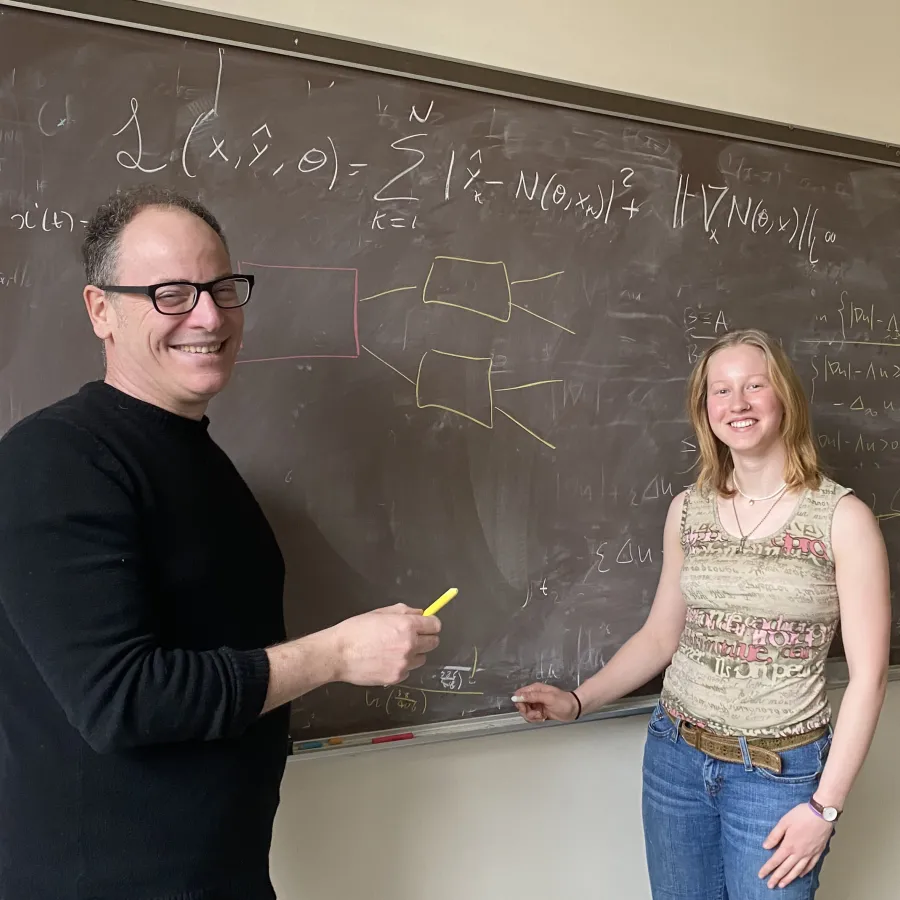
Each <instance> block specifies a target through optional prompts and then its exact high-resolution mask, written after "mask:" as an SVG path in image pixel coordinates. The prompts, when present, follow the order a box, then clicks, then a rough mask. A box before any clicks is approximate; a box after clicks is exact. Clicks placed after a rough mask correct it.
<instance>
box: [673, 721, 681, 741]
mask: <svg viewBox="0 0 900 900" xmlns="http://www.w3.org/2000/svg"><path fill="white" fill-rule="evenodd" d="M681 722H682V719H681V717H680V716H675V727H674V728H673V729H672V737H671V741H672V743H673V744H677V743H678V738H680V737H681Z"/></svg>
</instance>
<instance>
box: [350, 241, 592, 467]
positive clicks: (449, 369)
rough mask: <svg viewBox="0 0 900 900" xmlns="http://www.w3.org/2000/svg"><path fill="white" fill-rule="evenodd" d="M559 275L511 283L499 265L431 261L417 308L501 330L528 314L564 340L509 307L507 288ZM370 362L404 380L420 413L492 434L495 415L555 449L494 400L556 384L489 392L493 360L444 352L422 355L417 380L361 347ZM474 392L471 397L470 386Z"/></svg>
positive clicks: (509, 290)
mask: <svg viewBox="0 0 900 900" xmlns="http://www.w3.org/2000/svg"><path fill="white" fill-rule="evenodd" d="M562 274H563V273H562V272H551V273H550V274H548V275H540V276H538V277H536V278H523V279H520V280H517V281H510V278H509V273H508V271H507V268H506V264H505V263H504V262H502V261H487V260H477V259H466V258H463V257H457V256H436V257H435V258H434V260H433V262H432V263H431V266H430V268H429V270H428V276H427V277H426V279H425V285H424V287H423V288H422V302H423V303H424V304H440V305H442V306H452V307H455V308H457V309H460V310H463V311H465V312H469V313H474V314H476V315H480V316H484V317H486V318H488V319H492V320H494V321H495V322H501V323H503V324H506V323H508V322H509V321H510V319H511V318H512V311H513V310H514V309H518V310H521V311H522V312H525V313H528V314H529V315H531V316H534V317H535V318H537V319H540V320H541V321H542V322H546V323H547V324H548V325H552V326H553V327H555V328H560V329H562V330H563V331H565V332H567V333H569V334H575V332H574V331H572V330H571V329H570V328H567V327H565V326H564V325H560V324H559V323H558V322H554V321H552V320H551V319H547V318H545V317H544V316H541V315H538V314H537V313H536V312H533V311H532V310H530V309H527V308H526V307H524V306H520V305H519V304H517V303H514V302H513V299H512V287H513V285H516V284H524V283H526V282H534V281H543V280H545V279H548V278H556V277H557V276H559V275H562ZM415 290H418V286H417V285H410V286H407V287H399V288H391V289H390V290H386V291H381V292H379V293H377V294H372V295H371V296H369V297H361V298H360V300H359V302H360V303H364V302H366V301H369V300H374V299H376V298H378V297H384V296H387V295H388V294H395V293H399V292H403V291H415ZM360 346H361V347H362V349H363V350H365V351H366V353H368V354H369V355H370V356H372V357H374V358H375V359H377V360H378V361H379V362H380V363H382V364H383V365H385V366H387V367H388V368H389V369H390V370H391V371H392V372H395V373H396V374H397V375H399V376H400V377H401V378H403V379H404V380H406V381H408V382H409V383H410V384H411V385H412V386H413V387H414V388H415V393H416V406H417V407H418V408H419V409H425V408H429V407H431V408H435V409H442V410H444V411H446V412H449V413H453V414H454V415H458V416H461V417H462V418H464V419H467V420H468V421H470V422H474V423H475V424H476V425H480V426H481V427H482V428H488V429H493V427H494V412H495V411H496V412H498V413H500V414H501V415H503V416H505V417H506V418H507V419H509V420H510V421H511V422H512V423H513V424H515V425H517V426H518V427H519V428H521V429H522V430H523V431H525V432H526V433H527V434H529V435H531V437H533V438H535V439H536V440H538V441H540V442H541V443H542V444H544V445H545V446H547V447H549V448H550V449H551V450H555V449H556V447H555V445H554V444H551V443H550V441H548V440H546V439H545V438H542V437H540V435H538V434H536V433H535V432H534V431H532V430H531V429H530V428H528V427H527V426H526V425H524V424H523V423H522V422H520V421H518V420H517V419H515V418H513V416H511V415H510V414H509V413H508V412H506V410H504V409H501V408H500V407H499V406H497V405H496V404H495V402H494V395H495V394H499V393H503V392H506V391H520V390H525V389H526V388H533V387H538V386H540V385H545V384H559V383H561V382H562V379H561V378H551V379H547V380H544V381H532V382H529V383H528V384H518V385H513V386H511V387H504V388H494V386H493V385H492V383H491V378H492V377H493V375H494V372H493V359H492V358H491V357H489V356H485V357H482V356H464V355H462V354H458V353H447V352H446V351H444V350H437V349H431V350H426V351H425V353H424V354H422V357H421V359H420V360H419V366H418V370H417V372H416V379H415V381H413V379H412V378H410V377H408V376H407V375H405V374H404V373H403V372H401V371H400V370H399V369H397V368H395V367H394V366H392V365H391V364H390V363H389V362H387V360H385V359H382V358H381V357H380V356H378V354H376V353H374V352H373V351H372V350H370V349H369V348H368V347H366V346H365V344H361V345H360ZM470 385H471V386H472V387H474V388H475V389H476V390H475V391H470V390H469V389H468V387H469V386H470ZM473 394H474V395H475V396H476V398H478V397H479V395H480V403H479V402H477V400H476V402H474V403H473V401H472V396H473Z"/></svg>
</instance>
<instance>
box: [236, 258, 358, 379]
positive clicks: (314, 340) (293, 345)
mask: <svg viewBox="0 0 900 900" xmlns="http://www.w3.org/2000/svg"><path fill="white" fill-rule="evenodd" d="M238 272H239V273H241V274H253V275H255V276H256V284H255V286H254V288H253V295H252V296H251V298H250V302H249V303H248V304H247V306H246V307H245V308H244V310H245V312H244V343H243V347H242V348H241V352H240V354H239V355H238V359H237V361H238V362H239V363H250V362H281V361H285V360H293V359H356V358H357V357H358V356H359V352H360V347H359V313H358V310H359V270H358V269H355V268H342V267H337V266H285V265H270V264H264V263H255V262H246V261H241V262H240V263H239V264H238Z"/></svg>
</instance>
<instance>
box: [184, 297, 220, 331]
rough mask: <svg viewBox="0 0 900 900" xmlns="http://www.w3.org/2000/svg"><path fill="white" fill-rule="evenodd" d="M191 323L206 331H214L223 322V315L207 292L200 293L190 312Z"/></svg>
mask: <svg viewBox="0 0 900 900" xmlns="http://www.w3.org/2000/svg"><path fill="white" fill-rule="evenodd" d="M190 318H191V323H192V324H194V325H201V326H203V327H204V328H205V329H206V330H207V331H215V330H216V329H217V328H219V327H220V326H221V324H222V322H223V320H224V318H225V317H224V314H223V311H222V310H221V309H219V307H218V306H216V304H215V301H214V300H213V298H212V294H211V293H210V292H209V291H200V296H199V297H198V298H197V305H196V306H195V307H194V308H193V309H192V310H191V316H190Z"/></svg>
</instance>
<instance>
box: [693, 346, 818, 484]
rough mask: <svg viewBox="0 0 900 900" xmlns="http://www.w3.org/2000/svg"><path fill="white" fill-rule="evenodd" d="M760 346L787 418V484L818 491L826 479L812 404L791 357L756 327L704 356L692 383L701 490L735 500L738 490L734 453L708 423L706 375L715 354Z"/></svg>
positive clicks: (783, 424) (784, 433) (783, 428)
mask: <svg viewBox="0 0 900 900" xmlns="http://www.w3.org/2000/svg"><path fill="white" fill-rule="evenodd" d="M742 344H744V345H746V346H749V347H756V348H757V349H758V350H761V351H762V352H763V354H764V355H765V357H766V367H767V369H768V375H769V380H770V381H771V382H772V388H773V389H774V391H775V394H776V395H777V397H778V399H779V400H780V401H781V405H782V407H783V408H784V415H783V417H782V419H781V439H782V441H783V442H784V449H785V455H786V460H785V471H784V480H785V483H786V484H787V486H788V490H792V489H795V488H798V487H806V488H811V489H813V490H814V489H815V488H817V487H818V486H819V484H820V482H821V479H822V466H821V462H820V460H819V452H818V449H817V448H816V443H815V441H814V440H813V435H812V422H811V420H810V415H809V405H808V403H807V400H806V395H805V393H804V391H803V387H802V386H801V384H800V379H799V378H798V377H797V373H796V372H795V371H794V367H793V366H792V365H791V361H790V360H789V359H788V357H787V354H786V353H785V352H784V350H783V349H782V348H781V345H780V344H778V342H777V341H775V340H774V339H773V338H772V337H771V336H770V335H768V334H766V332H764V331H759V330H757V329H755V328H747V329H744V330H742V331H732V332H730V333H728V334H724V335H722V337H720V338H719V339H718V340H717V341H715V342H714V343H713V344H712V345H711V346H710V347H708V348H707V350H706V352H705V353H704V354H703V356H702V357H700V359H699V361H698V362H697V364H696V366H694V371H693V372H691V377H690V378H689V379H688V389H687V396H688V413H689V414H690V417H691V425H692V426H693V428H694V433H695V434H696V435H697V443H698V447H699V450H700V474H699V475H698V476H697V487H698V489H699V490H701V491H708V490H709V489H713V490H715V491H717V492H718V493H719V494H721V495H722V496H724V497H731V496H733V495H734V493H735V491H734V488H732V487H731V486H730V484H729V477H730V475H731V472H732V470H733V469H734V463H733V461H732V459H731V451H730V450H729V449H728V447H726V446H725V444H723V443H722V441H720V440H719V439H718V438H717V437H716V436H715V434H713V430H712V428H711V427H710V424H709V416H708V414H707V410H706V395H707V384H706V380H707V373H708V371H709V361H710V359H711V358H712V355H713V354H714V353H716V352H718V351H719V350H724V349H725V348H727V347H737V346H739V345H742Z"/></svg>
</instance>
